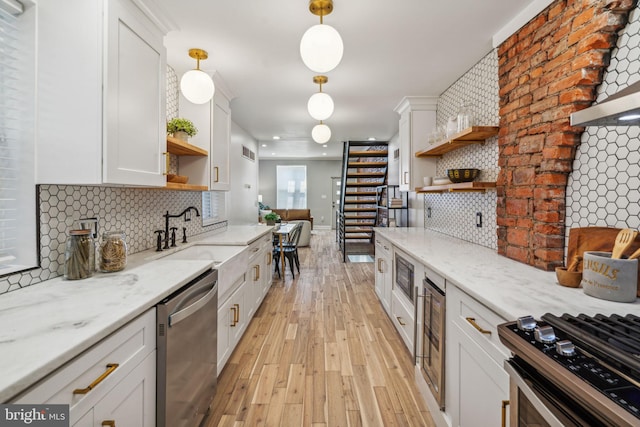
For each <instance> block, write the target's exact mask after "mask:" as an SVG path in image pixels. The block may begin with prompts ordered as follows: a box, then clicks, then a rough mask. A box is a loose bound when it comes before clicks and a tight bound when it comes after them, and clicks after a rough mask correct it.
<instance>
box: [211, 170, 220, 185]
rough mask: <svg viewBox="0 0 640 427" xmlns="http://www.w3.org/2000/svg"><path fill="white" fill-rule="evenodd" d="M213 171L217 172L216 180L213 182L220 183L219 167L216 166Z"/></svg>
mask: <svg viewBox="0 0 640 427" xmlns="http://www.w3.org/2000/svg"><path fill="white" fill-rule="evenodd" d="M213 170H215V171H216V179H215V180H214V181H213V182H219V181H220V174H219V171H218V166H214V167H213Z"/></svg>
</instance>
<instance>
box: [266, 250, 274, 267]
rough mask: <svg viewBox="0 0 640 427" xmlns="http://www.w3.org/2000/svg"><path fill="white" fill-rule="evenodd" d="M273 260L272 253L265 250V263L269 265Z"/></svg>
mask: <svg viewBox="0 0 640 427" xmlns="http://www.w3.org/2000/svg"><path fill="white" fill-rule="evenodd" d="M272 262H273V254H272V253H271V252H267V265H271V263H272Z"/></svg>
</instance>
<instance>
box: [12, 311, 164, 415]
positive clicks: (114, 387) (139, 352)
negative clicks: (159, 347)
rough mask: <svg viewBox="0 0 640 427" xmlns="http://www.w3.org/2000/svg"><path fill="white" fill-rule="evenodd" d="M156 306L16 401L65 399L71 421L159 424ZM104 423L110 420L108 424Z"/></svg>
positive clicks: (63, 402)
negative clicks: (157, 414) (157, 406)
mask: <svg viewBox="0 0 640 427" xmlns="http://www.w3.org/2000/svg"><path fill="white" fill-rule="evenodd" d="M155 330H156V313H155V308H153V309H150V310H148V311H147V312H146V313H145V314H143V315H141V316H140V317H138V318H136V319H135V320H132V321H131V322H129V323H128V324H127V325H125V326H123V327H122V328H120V329H119V330H117V331H116V332H114V333H113V334H111V335H110V336H108V337H107V338H105V339H104V340H102V341H100V342H99V343H98V344H96V345H95V346H93V347H92V348H91V349H89V350H87V351H85V352H84V353H82V354H80V355H79V356H78V357H76V358H75V359H73V360H72V361H70V362H69V363H67V364H66V365H64V366H62V367H61V368H59V369H58V370H56V371H55V372H53V373H52V374H51V375H50V376H48V377H47V378H46V379H44V380H42V381H40V382H39V383H36V384H35V385H33V386H32V387H31V388H29V389H28V390H26V391H25V392H24V393H22V394H21V395H20V396H18V397H17V398H16V399H14V400H13V402H12V403H25V404H34V403H38V404H45V403H52V404H67V405H69V412H70V414H69V415H70V425H72V426H101V425H103V421H109V420H111V421H114V422H115V425H117V426H119V427H120V426H132V427H134V426H135V427H138V426H142V427H152V426H155V424H156V418H155V414H156V356H155V355H156V353H155V348H156V333H155ZM105 425H106V424H105Z"/></svg>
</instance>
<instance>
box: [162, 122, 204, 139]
mask: <svg viewBox="0 0 640 427" xmlns="http://www.w3.org/2000/svg"><path fill="white" fill-rule="evenodd" d="M167 133H170V134H173V137H174V138H178V139H181V140H183V141H187V139H188V138H189V137H190V136H195V135H196V134H197V133H198V129H197V128H196V127H195V126H194V124H193V122H192V121H191V120H189V119H184V118H181V117H176V118H173V119H171V120H170V121H169V122H167Z"/></svg>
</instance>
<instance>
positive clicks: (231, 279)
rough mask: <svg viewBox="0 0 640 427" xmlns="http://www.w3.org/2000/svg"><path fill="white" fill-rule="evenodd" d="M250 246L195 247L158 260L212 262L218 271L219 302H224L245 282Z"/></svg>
mask: <svg viewBox="0 0 640 427" xmlns="http://www.w3.org/2000/svg"><path fill="white" fill-rule="evenodd" d="M248 248H249V246H224V245H194V246H189V247H188V248H185V249H181V250H178V251H177V252H172V253H169V254H167V255H164V256H161V257H160V258H157V259H164V260H193V259H200V260H211V261H213V268H215V269H216V270H218V301H223V300H224V298H225V296H226V295H227V293H230V292H232V291H233V290H234V289H236V288H237V286H238V285H240V284H241V283H242V282H244V280H245V272H246V271H247V266H248V263H249V255H248V254H249V250H248Z"/></svg>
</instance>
